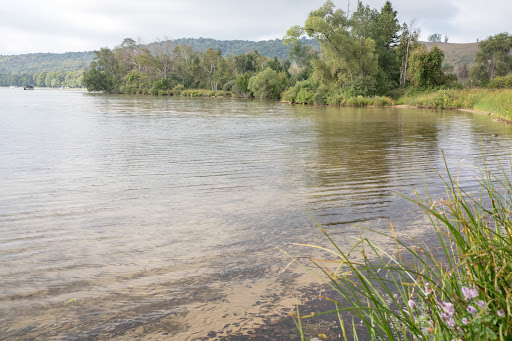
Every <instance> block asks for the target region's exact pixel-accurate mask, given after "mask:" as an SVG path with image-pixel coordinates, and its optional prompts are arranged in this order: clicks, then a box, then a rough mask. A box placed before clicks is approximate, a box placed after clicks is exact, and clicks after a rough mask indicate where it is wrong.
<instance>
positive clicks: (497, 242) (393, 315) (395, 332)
mask: <svg viewBox="0 0 512 341" xmlns="http://www.w3.org/2000/svg"><path fill="white" fill-rule="evenodd" d="M446 168H447V169H448V167H446ZM443 181H444V184H445V187H446V194H447V198H446V199H439V200H433V198H431V197H430V195H429V194H427V199H421V198H420V197H419V195H417V196H416V198H414V199H412V198H407V199H408V200H410V201H411V202H413V203H414V204H415V205H417V206H418V207H419V208H420V209H421V210H422V211H423V212H425V214H426V215H427V216H428V218H429V219H430V223H431V225H432V228H433V231H435V233H436V235H437V238H436V243H437V244H438V245H435V247H434V246H433V245H432V244H431V245H430V246H429V245H426V244H425V243H421V242H419V241H417V240H415V239H410V240H408V241H405V240H403V239H401V238H399V237H398V236H397V233H396V231H395V229H394V227H393V225H392V224H390V226H391V228H390V230H391V231H390V233H388V234H386V233H382V232H378V231H374V232H376V233H378V234H379V235H382V236H384V237H386V238H389V240H390V241H391V242H392V243H393V245H394V247H393V248H392V250H388V249H385V248H381V247H379V246H378V245H377V244H376V243H374V242H372V241H371V240H369V239H368V238H365V237H360V238H359V239H358V240H357V242H356V243H355V245H354V246H353V247H352V248H351V249H350V251H348V252H344V251H342V250H341V248H339V247H338V245H337V244H336V242H335V241H334V240H333V239H332V238H331V236H330V235H329V233H328V232H327V231H326V230H325V229H324V228H323V227H322V226H320V225H319V224H317V225H318V227H319V228H320V229H321V231H322V232H323V233H324V234H325V236H326V237H327V239H328V240H329V241H330V243H331V245H332V248H331V249H326V248H323V247H319V246H311V245H310V246H311V247H314V248H315V249H320V250H323V251H327V252H328V253H329V254H330V255H332V256H333V257H330V258H329V259H327V258H325V259H316V258H315V259H313V258H310V261H311V263H312V264H314V265H315V267H313V269H311V268H309V267H307V268H308V269H309V271H313V272H314V273H315V274H316V275H317V276H318V277H319V278H321V279H322V280H323V281H324V282H325V283H327V284H328V285H329V286H330V287H331V288H332V289H334V290H335V292H336V293H337V295H338V297H332V298H330V300H332V301H334V302H335V304H336V309H334V310H332V311H330V312H324V313H338V314H339V316H340V318H339V320H340V324H341V327H342V328H343V329H342V330H343V337H344V339H347V337H346V334H345V328H344V325H343V318H342V316H343V314H347V313H351V314H352V315H353V316H355V317H356V320H360V321H361V322H360V323H362V325H364V326H365V327H366V330H367V333H368V334H369V336H370V338H371V339H372V340H382V339H389V340H395V339H399V340H512V313H511V309H512V210H511V209H512V185H511V183H510V179H509V175H508V174H507V173H506V172H505V171H504V170H503V168H501V172H499V174H494V173H491V172H490V171H488V170H487V168H486V167H485V165H484V167H483V168H480V177H479V179H478V180H477V181H479V183H480V185H481V192H480V193H479V195H478V196H475V195H473V194H472V193H468V192H466V191H465V190H464V189H463V188H461V187H460V186H459V181H458V178H453V177H452V175H451V174H450V173H449V172H448V175H447V178H446V179H445V180H443ZM427 192H428V191H427ZM300 264H301V265H303V266H306V264H303V263H300ZM327 264H331V265H332V264H335V267H334V268H333V267H328V266H326V265H327ZM314 269H316V271H315V270H314ZM340 314H341V315H340ZM316 315H317V316H318V313H317V314H316ZM310 316H312V315H308V316H302V317H301V318H307V317H310ZM353 327H354V328H353V329H354V338H357V332H356V329H355V322H354V320H353Z"/></svg>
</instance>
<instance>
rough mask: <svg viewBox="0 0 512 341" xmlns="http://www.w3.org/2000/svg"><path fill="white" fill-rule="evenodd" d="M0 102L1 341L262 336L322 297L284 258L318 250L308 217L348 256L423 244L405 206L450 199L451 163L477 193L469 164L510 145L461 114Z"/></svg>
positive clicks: (82, 97) (158, 101)
mask: <svg viewBox="0 0 512 341" xmlns="http://www.w3.org/2000/svg"><path fill="white" fill-rule="evenodd" d="M0 103H1V106H0V335H2V337H1V338H2V339H13V340H14V339H16V340H18V339H48V338H54V339H66V340H74V339H107V338H120V339H124V338H126V339H132V338H140V339H148V340H149V339H151V340H156V339H176V340H188V339H190V340H192V339H194V338H206V337H207V335H208V333H209V332H211V331H215V332H216V333H217V334H218V335H222V333H223V332H226V328H224V327H225V326H226V323H227V322H226V321H229V324H232V325H233V326H235V327H233V326H232V327H230V328H228V329H232V330H237V328H242V327H243V328H246V329H247V328H251V327H254V326H256V325H257V324H258V323H259V322H258V319H260V322H261V319H262V318H263V316H265V315H268V314H271V313H274V314H275V313H276V311H277V312H278V313H279V312H280V310H278V309H280V308H283V309H289V308H293V304H294V301H293V300H291V301H290V300H287V299H289V298H290V297H292V296H293V294H292V293H293V290H295V289H296V288H298V287H301V286H307V285H308V284H309V281H310V280H311V278H310V277H308V275H304V274H301V273H300V271H299V270H298V269H297V268H296V267H289V268H287V269H285V267H286V265H287V264H288V260H289V259H288V258H287V256H286V255H284V254H283V253H282V252H281V251H280V249H284V250H286V251H289V252H291V253H292V254H295V255H300V254H301V252H305V251H304V250H303V249H297V246H294V245H291V243H305V242H307V243H323V242H324V237H323V236H322V235H321V233H319V231H318V229H317V228H316V227H315V226H314V223H313V221H312V220H311V218H310V217H309V216H308V214H310V215H311V216H312V217H314V218H315V219H316V220H317V221H318V222H319V223H321V224H322V225H324V226H325V227H326V228H327V229H328V230H329V232H330V233H331V234H332V235H333V237H334V238H335V239H336V240H338V241H339V242H340V243H341V245H342V246H343V247H348V246H350V244H351V242H350V237H354V236H357V235H359V234H360V233H361V230H360V229H358V228H356V227H355V226H354V225H361V226H365V227H371V228H374V229H378V230H386V229H387V226H389V225H388V224H389V223H388V218H390V219H392V221H393V223H394V225H395V226H396V227H397V230H398V231H399V232H400V233H402V234H407V235H413V236H419V237H422V236H423V237H425V235H424V231H425V230H424V225H423V224H424V219H423V218H422V216H421V214H419V213H418V212H416V208H415V207H414V206H413V205H412V204H409V203H407V201H406V200H405V199H402V198H401V197H400V196H398V195H397V194H396V193H395V192H398V193H403V194H406V195H412V194H413V189H414V188H417V189H419V191H420V193H424V191H422V190H421V188H422V187H423V179H422V178H424V179H425V182H426V183H427V185H428V186H429V189H430V190H431V191H432V194H433V196H439V197H441V196H442V195H443V188H442V186H441V182H440V180H439V179H438V178H437V176H436V174H435V172H436V171H440V172H443V170H444V161H443V154H442V151H444V154H445V155H446V159H447V162H448V164H449V165H450V168H451V169H452V170H453V171H454V172H456V171H457V170H458V169H459V166H460V177H461V182H462V183H463V185H464V186H466V187H468V188H475V189H476V188H477V187H476V182H475V180H474V176H475V175H476V174H477V171H476V170H475V169H474V168H472V167H471V165H474V164H475V161H481V160H482V152H484V153H486V154H487V155H488V156H489V157H491V159H492V160H491V166H490V167H491V168H496V167H497V163H496V162H495V160H494V157H496V158H497V159H499V160H503V161H507V160H509V152H510V148H511V146H512V140H511V139H510V138H511V137H512V128H511V127H510V126H509V125H506V124H502V123H497V122H495V121H494V120H492V119H490V118H489V117H487V116H485V115H473V114H467V113H462V112H456V111H431V110H413V109H402V108H389V109H379V108H364V109H359V108H333V107H315V106H293V105H287V104H280V103H274V102H268V101H248V100H234V99H210V98H208V99H190V98H181V97H179V98H172V97H170V98H157V97H130V96H107V95H100V94H88V93H84V92H79V91H66V90H40V89H36V90H35V91H23V90H20V89H7V88H0ZM492 132H496V133H498V134H499V136H498V138H492V137H491V133H492ZM427 237H428V236H427ZM258 302H259V303H258ZM261 302H267V303H268V305H267V306H264V305H262V304H260V303H261ZM290 302H291V303H290ZM282 314H283V315H285V313H284V312H283V313H282Z"/></svg>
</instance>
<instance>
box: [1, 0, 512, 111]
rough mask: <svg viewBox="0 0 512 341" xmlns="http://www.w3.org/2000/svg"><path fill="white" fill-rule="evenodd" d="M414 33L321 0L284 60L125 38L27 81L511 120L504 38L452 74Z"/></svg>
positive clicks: (382, 13)
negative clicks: (83, 63) (86, 60)
mask: <svg viewBox="0 0 512 341" xmlns="http://www.w3.org/2000/svg"><path fill="white" fill-rule="evenodd" d="M419 34H420V28H419V27H416V26H415V22H414V21H411V22H409V23H402V24H400V23H399V21H398V19H397V12H396V11H395V10H394V9H393V7H392V4H391V2H389V1H387V2H386V3H385V4H384V6H383V7H382V8H381V9H380V10H379V9H374V8H371V7H369V6H368V5H366V6H365V5H363V3H362V2H361V1H359V2H358V4H357V8H356V10H355V11H353V12H351V13H347V12H345V11H343V10H341V9H336V8H335V6H334V3H333V2H332V1H330V0H328V1H327V2H325V4H324V5H323V6H322V7H320V8H319V9H317V10H314V11H312V12H310V13H309V15H308V18H307V20H306V21H305V23H304V24H303V25H297V26H293V27H291V28H290V29H289V30H288V32H287V34H286V36H285V37H284V38H283V41H282V43H283V44H284V45H286V47H287V48H288V51H289V54H288V58H279V57H278V56H277V54H278V53H276V56H274V57H273V58H271V57H269V56H267V55H264V54H260V53H259V52H258V51H257V50H254V51H251V52H247V53H243V54H230V55H228V56H223V52H222V50H221V49H220V48H219V49H214V48H212V47H210V48H207V49H205V50H204V51H197V50H196V49H194V48H193V47H191V46H190V45H186V44H176V43H175V42H173V41H170V40H167V41H160V42H156V43H152V44H148V45H144V44H140V43H137V42H136V41H134V40H133V39H130V38H126V39H124V41H123V42H122V43H121V44H120V45H119V46H117V47H115V48H113V49H110V48H101V49H100V50H99V51H95V52H94V53H95V56H94V60H93V61H92V62H91V63H90V65H89V66H88V67H87V68H84V69H82V70H78V71H67V72H60V73H59V72H40V73H37V74H33V76H32V78H33V83H35V84H36V85H40V84H43V86H57V84H61V85H62V86H69V87H79V86H84V87H86V88H87V90H89V91H101V92H105V93H119V94H139V95H160V96H177V95H181V96H211V97H220V96H222V97H238V98H267V99H276V100H282V101H286V102H290V103H298V104H321V105H351V106H367V105H376V106H384V105H391V104H407V105H413V106H422V107H433V108H466V109H474V110H481V111H485V112H492V113H494V114H496V115H498V116H499V117H502V118H504V119H507V120H510V119H511V118H512V103H511V102H512V91H511V90H506V89H511V88H512V56H511V50H512V36H511V35H510V34H509V33H498V34H496V35H494V36H491V37H488V38H487V39H485V40H483V41H480V42H479V43H478V51H477V52H476V54H475V56H474V60H471V61H470V62H463V60H462V63H458V65H456V67H455V66H454V65H451V64H448V63H446V62H445V54H444V52H443V50H442V48H440V47H439V46H442V44H443V42H442V41H441V35H440V34H432V35H431V36H429V41H430V43H429V44H428V47H427V46H426V45H427V44H423V43H421V42H419V41H418V37H419ZM447 43H448V37H447V36H445V38H444V44H447ZM280 57H282V53H281V54H280ZM462 59H463V58H462ZM25 78H27V79H28V78H29V77H27V76H26V77H25ZM60 78H62V79H60ZM3 85H8V84H3ZM491 89H502V90H491ZM503 89H504V90H503Z"/></svg>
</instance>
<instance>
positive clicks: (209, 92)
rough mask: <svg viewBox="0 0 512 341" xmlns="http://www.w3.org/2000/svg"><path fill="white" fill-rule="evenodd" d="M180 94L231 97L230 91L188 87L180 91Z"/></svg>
mask: <svg viewBox="0 0 512 341" xmlns="http://www.w3.org/2000/svg"><path fill="white" fill-rule="evenodd" d="M181 96H186V97H233V93H232V92H231V91H222V90H217V91H214V90H203V89H189V90H183V91H181Z"/></svg>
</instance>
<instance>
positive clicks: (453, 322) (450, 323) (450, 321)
mask: <svg viewBox="0 0 512 341" xmlns="http://www.w3.org/2000/svg"><path fill="white" fill-rule="evenodd" d="M446 323H447V324H448V326H450V328H453V327H455V320H454V319H452V318H450V319H449V320H448V321H446Z"/></svg>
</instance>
